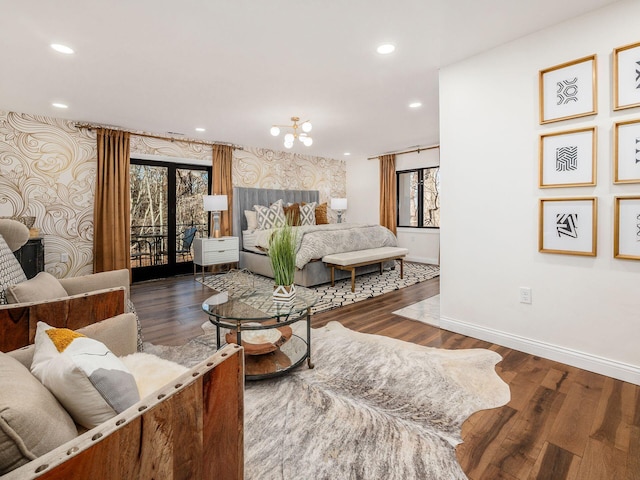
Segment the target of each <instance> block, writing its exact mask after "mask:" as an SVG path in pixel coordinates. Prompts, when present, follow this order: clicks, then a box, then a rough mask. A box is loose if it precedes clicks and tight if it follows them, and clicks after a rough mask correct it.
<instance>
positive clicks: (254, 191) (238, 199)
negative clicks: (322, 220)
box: [233, 187, 320, 249]
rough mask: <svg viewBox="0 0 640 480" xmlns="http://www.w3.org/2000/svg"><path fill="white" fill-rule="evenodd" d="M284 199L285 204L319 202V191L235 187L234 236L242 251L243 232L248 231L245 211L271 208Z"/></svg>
mask: <svg viewBox="0 0 640 480" xmlns="http://www.w3.org/2000/svg"><path fill="white" fill-rule="evenodd" d="M280 199H282V200H283V201H284V203H285V205H286V204H287V203H300V202H305V203H311V202H319V199H320V192H318V190H276V189H274V188H246V187H233V235H235V236H236V237H238V238H239V239H240V248H241V249H242V232H243V230H246V229H247V219H246V218H245V216H244V211H245V210H253V206H254V205H264V206H267V207H268V206H269V205H271V204H272V203H273V202H275V201H277V200H280Z"/></svg>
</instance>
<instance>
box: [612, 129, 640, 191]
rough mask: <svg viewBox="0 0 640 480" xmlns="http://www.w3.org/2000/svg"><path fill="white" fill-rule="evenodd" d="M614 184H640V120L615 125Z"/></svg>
mask: <svg viewBox="0 0 640 480" xmlns="http://www.w3.org/2000/svg"><path fill="white" fill-rule="evenodd" d="M613 183H640V119H636V120H626V121H624V122H616V123H615V124H614V127H613Z"/></svg>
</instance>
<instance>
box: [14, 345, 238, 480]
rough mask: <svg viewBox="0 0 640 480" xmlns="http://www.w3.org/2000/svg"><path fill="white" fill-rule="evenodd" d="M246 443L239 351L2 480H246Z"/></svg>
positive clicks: (230, 348) (215, 358) (225, 352)
mask: <svg viewBox="0 0 640 480" xmlns="http://www.w3.org/2000/svg"><path fill="white" fill-rule="evenodd" d="M243 435H244V355H243V351H242V348H241V347H239V346H237V345H227V346H225V347H224V348H222V349H221V350H219V351H218V352H216V353H215V354H213V355H212V356H211V357H209V358H208V359H207V360H205V361H203V362H202V363H200V364H199V365H196V366H195V367H193V368H191V369H190V370H189V371H188V372H186V373H184V374H183V375H181V376H180V377H178V378H177V379H176V381H174V382H172V383H171V384H170V385H167V386H166V387H164V388H162V389H160V390H158V391H156V392H154V393H153V394H152V395H149V396H147V397H146V398H144V399H142V400H141V401H140V402H138V403H136V404H135V405H133V406H131V407H130V408H128V409H127V410H125V411H124V412H122V413H121V414H120V415H118V416H116V417H114V418H113V419H111V420H109V421H108V422H105V423H103V424H102V425H99V426H97V427H95V428H93V429H91V430H89V431H88V432H86V433H84V434H83V435H80V436H79V437H78V438H76V439H74V440H71V441H70V442H67V443H66V444H64V445H62V446H60V447H59V448H57V449H55V450H52V451H51V452H49V453H48V454H46V455H43V456H42V457H40V458H37V459H36V460H33V461H31V462H29V463H28V464H26V465H23V466H22V467H20V468H18V469H16V470H14V471H13V472H10V473H8V474H7V475H6V476H5V477H3V480H23V479H32V478H40V479H52V480H63V479H64V480H74V479H78V480H79V479H83V480H84V479H89V478H95V479H101V480H122V479H128V480H133V479H143V478H144V479H148V478H158V479H163V480H174V479H207V480H214V479H216V480H242V478H243V474H244V438H243Z"/></svg>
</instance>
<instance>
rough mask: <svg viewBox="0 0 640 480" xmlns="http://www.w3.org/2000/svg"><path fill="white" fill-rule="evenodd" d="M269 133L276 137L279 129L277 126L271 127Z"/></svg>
mask: <svg viewBox="0 0 640 480" xmlns="http://www.w3.org/2000/svg"><path fill="white" fill-rule="evenodd" d="M270 132H271V135H273V136H274V137H277V136H278V135H280V129H279V128H278V127H271V130H270Z"/></svg>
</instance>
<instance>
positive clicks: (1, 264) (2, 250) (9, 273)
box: [0, 235, 27, 305]
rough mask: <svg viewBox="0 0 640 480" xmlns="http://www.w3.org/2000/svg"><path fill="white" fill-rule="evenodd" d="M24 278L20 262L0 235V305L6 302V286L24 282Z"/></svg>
mask: <svg viewBox="0 0 640 480" xmlns="http://www.w3.org/2000/svg"><path fill="white" fill-rule="evenodd" d="M26 279H27V277H26V276H25V274H24V271H23V270H22V267H21V266H20V262H18V259H17V258H16V256H15V255H14V254H13V252H12V251H11V249H10V248H9V246H8V245H7V242H5V241H4V238H3V237H2V235H0V305H5V304H6V303H7V296H6V293H5V291H6V289H7V287H9V286H10V285H16V284H17V283H20V282H24V281H25V280H26Z"/></svg>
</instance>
